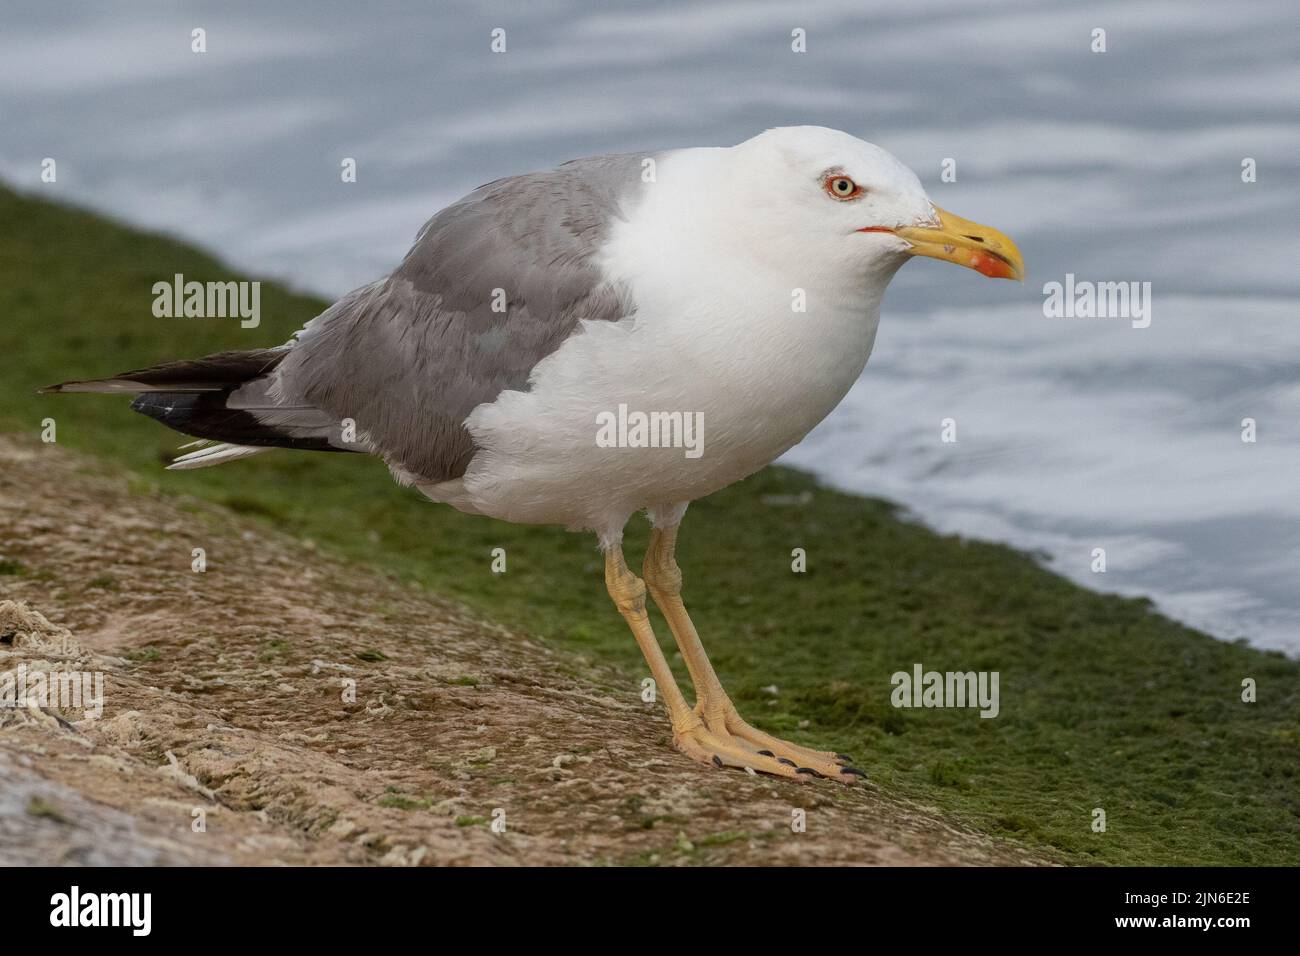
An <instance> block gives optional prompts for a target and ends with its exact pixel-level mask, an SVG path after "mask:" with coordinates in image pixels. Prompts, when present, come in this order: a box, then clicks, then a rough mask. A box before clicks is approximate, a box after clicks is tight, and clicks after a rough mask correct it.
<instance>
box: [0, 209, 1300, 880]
mask: <svg viewBox="0 0 1300 956" xmlns="http://www.w3.org/2000/svg"><path fill="white" fill-rule="evenodd" d="M0 224H2V225H3V229H0V350H2V353H3V355H4V356H5V360H6V361H5V368H6V374H5V376H4V385H3V388H2V389H0V427H2V428H3V429H5V430H8V431H14V432H22V433H25V434H28V435H37V434H39V433H40V431H41V428H42V421H43V420H44V419H47V418H52V419H53V420H54V422H55V427H56V430H57V432H56V433H57V440H58V443H59V444H60V445H62V446H64V447H69V448H73V449H80V450H84V451H88V452H92V453H94V454H97V455H101V456H104V457H106V458H110V459H113V460H114V461H116V462H119V463H123V464H125V465H127V466H128V467H129V468H131V469H132V470H133V471H134V473H135V474H137V475H138V476H139V479H138V484H139V488H138V490H139V493H141V494H162V495H168V496H172V495H195V496H200V497H203V498H206V499H210V500H212V501H215V502H219V503H222V504H224V505H226V506H227V507H229V508H231V509H234V510H235V511H238V512H241V513H244V514H248V515H254V516H257V517H258V518H259V519H260V520H263V521H266V522H269V523H271V524H273V525H275V526H276V527H278V528H280V529H283V530H286V531H288V532H290V533H292V534H294V535H297V536H299V537H302V538H307V539H311V540H312V541H314V542H315V543H316V544H317V546H318V547H320V548H324V549H328V550H329V551H331V552H333V553H335V554H338V555H341V556H343V557H345V558H347V559H348V560H351V561H355V562H364V563H366V564H368V565H371V566H377V567H379V568H381V569H383V570H384V571H385V572H387V573H389V574H391V575H394V576H397V577H400V578H402V579H407V580H415V581H418V582H420V583H421V584H423V585H425V586H427V587H428V588H430V589H432V590H434V591H437V592H439V593H441V594H444V595H447V596H449V597H453V598H457V599H459V600H461V601H463V602H464V603H465V604H467V605H469V606H470V607H472V608H473V609H474V610H475V611H477V612H478V613H480V614H482V615H485V616H487V617H490V618H492V619H495V620H498V621H500V622H502V623H505V624H508V625H511V626H513V627H517V628H520V629H524V630H527V631H529V632H531V633H533V634H536V635H538V636H540V637H541V638H543V639H544V640H545V641H546V642H548V643H549V644H550V646H552V647H553V648H555V649H556V650H557V651H562V652H565V653H566V654H567V655H568V656H569V659H571V660H573V661H575V662H576V663H577V664H578V666H580V665H581V658H582V657H583V656H587V657H590V658H593V659H595V658H598V659H600V660H601V661H603V662H609V663H614V664H617V665H619V666H620V667H622V668H623V669H624V670H625V672H626V674H627V684H628V690H627V692H628V693H629V694H636V693H638V692H639V682H640V679H641V677H642V676H643V675H642V672H643V670H644V665H643V664H642V661H641V658H640V655H639V653H638V651H637V649H636V646H635V644H634V643H633V641H632V639H631V637H630V635H629V634H628V632H627V630H626V628H625V627H624V625H623V622H622V620H621V619H620V618H619V617H618V615H617V614H616V613H615V612H614V610H613V609H612V607H611V606H610V604H609V600H608V598H607V597H606V595H605V593H604V588H603V585H602V582H601V562H600V559H599V555H598V554H597V553H596V551H595V550H594V548H593V545H592V540H591V538H590V537H589V536H585V535H570V534H566V533H565V532H563V531H561V530H559V529H552V528H530V527H515V526H511V525H507V524H503V523H500V522H497V521H492V520H490V519H486V518H475V517H469V516H465V515H461V514H459V513H457V512H455V511H453V510H451V509H450V508H446V507H441V506H436V505H434V504H432V503H430V502H428V501H426V500H424V499H423V498H421V497H420V496H419V495H418V494H416V493H414V492H412V491H409V490H403V489H401V488H398V487H397V486H396V485H394V484H393V482H392V481H391V479H390V478H389V476H388V473H387V471H386V470H385V468H384V467H383V466H382V464H380V463H379V462H377V461H374V460H370V459H367V458H363V457H360V456H350V455H346V456H345V455H316V454H310V453H296V452H277V453H274V454H269V455H265V456H261V457H259V458H255V459H251V460H248V461H243V462H237V463H234V464H230V465H225V466H222V467H219V468H214V469H208V470H204V471H198V472H181V473H168V472H164V471H163V470H162V464H163V463H164V462H165V461H167V460H170V458H171V457H172V455H173V454H174V450H175V448H176V446H177V445H178V444H179V443H180V441H181V438H180V436H178V435H176V434H175V433H171V432H168V431H166V430H165V429H162V428H160V427H159V426H158V425H156V424H155V423H154V422H151V421H149V420H147V419H145V418H143V417H142V416H139V415H135V414H132V413H131V412H130V411H129V410H128V409H127V407H126V405H127V402H126V400H124V399H119V398H115V397H106V396H38V395H36V388H37V387H38V386H40V385H44V384H49V383H51V382H55V381H60V380H63V379H68V378H88V377H96V376H102V375H105V374H109V373H113V372H118V371H122V370H124V369H128V368H136V367H139V366H142V365H147V364H150V363H152V362H156V361H162V360H166V359H172V358H179V357H190V356H198V355H202V354H205V353H207V352H213V351H219V350H222V349H227V348H243V347H254V346H265V345H269V344H273V343H277V342H280V341H283V340H285V339H287V338H288V336H289V335H290V334H291V333H292V332H293V331H294V330H295V329H297V328H298V327H299V326H301V324H302V323H303V322H304V321H305V320H307V319H308V318H310V317H312V316H313V315H315V314H316V313H317V312H319V311H320V309H321V308H322V307H323V303H322V302H321V301H320V300H318V299H316V298H312V297H309V296H305V295H295V294H293V293H291V292H289V291H286V290H285V289H284V288H283V287H281V286H279V285H276V284H274V283H271V282H265V283H263V285H262V289H261V303H260V304H261V313H262V321H261V325H260V327H258V328H256V329H251V328H250V329H245V328H241V327H240V323H239V320H238V319H195V318H190V319H160V318H156V317H155V316H154V315H153V314H152V310H151V305H152V302H153V298H154V296H153V293H152V288H153V285H154V283H155V282H158V281H160V280H168V281H169V280H170V279H171V277H172V276H173V275H175V274H176V273H182V274H183V275H184V276H185V277H186V278H187V279H196V280H200V281H206V280H217V279H223V280H224V279H233V278H244V277H242V276H236V275H233V274H232V273H231V272H230V270H229V269H228V268H226V267H224V266H223V265H222V264H221V263H219V262H218V261H216V260H214V259H213V258H211V257H209V256H208V255H205V254H204V253H202V252H200V251H197V250H195V249H194V248H192V247H190V246H187V245H185V244H183V243H180V242H177V241H175V240H172V239H169V238H166V237H163V236H158V235H151V234H145V233H142V232H138V231H135V230H132V229H128V228H124V227H122V226H119V225H116V224H114V223H111V222H108V221H105V220H104V219H101V218H99V217H97V216H94V215H91V214H88V213H85V212H81V211H77V210H74V209H70V208H65V207H63V206H59V205H54V204H50V203H48V202H44V201H39V200H35V199H32V198H29V197H24V196H19V195H16V194H14V193H12V192H9V191H7V190H3V189H0ZM339 254H340V255H344V254H346V253H345V252H344V251H343V250H340V253H339ZM645 539H646V533H645V528H644V526H643V524H642V523H639V522H638V523H636V524H634V525H633V526H632V527H631V528H630V529H629V536H628V541H627V550H628V553H629V555H635V554H637V553H639V550H640V549H641V548H642V547H643V546H644V543H645ZM3 548H4V545H3V543H0V588H2V587H3V581H4V580H5V576H8V575H21V574H39V573H40V569H39V567H36V568H32V567H27V566H25V565H22V564H19V563H15V562H12V561H6V560H5V555H4V554H3ZM496 548H502V549H504V551H505V555H506V562H507V570H506V573H504V574H494V573H493V572H492V560H493V549H496ZM795 548H802V549H804V551H805V552H806V554H807V570H806V571H805V572H803V573H795V572H793V571H792V570H791V552H792V550H793V549H795ZM209 560H210V561H212V562H214V563H219V562H220V561H221V560H222V558H221V555H210V556H209ZM679 561H680V563H681V565H682V569H683V572H684V574H685V580H686V588H687V597H688V599H689V605H690V607H691V610H692V613H693V614H694V616H695V620H696V623H697V625H698V627H699V629H700V632H701V634H702V635H704V638H705V641H706V644H707V646H708V647H709V649H710V651H711V653H712V654H713V657H714V662H715V664H716V666H717V669H718V671H719V673H720V674H721V676H722V678H723V680H724V682H725V683H727V685H728V686H729V687H730V688H731V690H732V691H733V694H734V696H735V697H736V700H737V702H738V704H739V705H740V706H741V708H742V709H743V710H744V711H745V712H746V713H747V715H749V716H750V717H751V719H752V720H754V722H755V723H758V724H760V725H762V726H763V727H765V728H766V729H769V730H771V731H773V732H775V733H778V734H782V735H786V736H789V737H791V738H793V739H796V740H799V741H801V742H805V743H809V744H814V745H818V746H822V747H828V748H835V749H837V750H841V751H845V752H848V753H850V754H852V755H853V756H854V757H855V758H856V759H857V762H858V764H859V766H861V767H862V768H863V769H865V770H866V771H867V772H868V773H869V774H870V776H871V778H872V780H873V781H874V782H875V783H876V784H877V785H879V786H880V787H882V788H887V789H889V790H891V791H894V792H896V793H899V794H901V795H904V796H907V797H911V798H913V799H917V800H920V801H922V802H924V803H926V804H929V805H933V806H936V807H938V808H940V809H941V810H943V811H944V812H945V813H947V814H950V815H952V816H953V817H955V818H957V819H959V820H961V821H963V822H965V823H967V824H970V825H972V826H975V827H977V828H980V829H983V830H985V831H988V832H990V833H994V834H1002V835H1014V836H1015V837H1016V838H1017V839H1019V840H1021V841H1024V842H1025V843H1027V844H1029V845H1031V846H1036V847H1039V848H1041V850H1042V851H1043V852H1044V853H1047V854H1048V855H1049V856H1052V857H1054V858H1056V859H1059V860H1060V861H1062V862H1067V863H1090V862H1092V863H1103V864H1198V863H1199V864H1244V863H1261V864H1287V863H1290V864H1294V863H1296V862H1297V861H1300V790H1298V788H1297V783H1300V663H1297V662H1295V661H1292V660H1289V659H1287V658H1285V657H1284V656H1282V655H1279V654H1273V653H1265V652H1261V651H1257V650H1254V649H1251V648H1249V647H1246V646H1243V645H1240V644H1228V643H1223V642H1220V641H1217V640H1215V639H1213V638H1211V637H1208V636H1206V635H1204V634H1200V633H1198V632H1196V631H1193V630H1190V629H1188V628H1186V627H1183V626H1181V625H1179V624H1176V623H1174V622H1172V621H1169V620H1167V619H1166V618H1164V617H1161V616H1160V615H1158V614H1156V613H1154V612H1153V610H1152V609H1151V607H1150V606H1149V604H1148V603H1147V602H1145V601H1142V600H1132V599H1124V598H1119V597H1113V596H1103V595H1098V594H1093V593H1091V592H1088V591H1086V590H1083V589H1082V588H1079V587H1077V586H1075V585H1073V584H1071V583H1069V582H1067V581H1065V580H1064V579H1062V578H1060V577H1058V576H1056V575H1055V574H1053V573H1051V571H1050V570H1046V569H1044V568H1043V567H1041V566H1039V564H1037V563H1036V562H1035V561H1034V560H1033V559H1032V558H1030V557H1029V556H1027V555H1024V554H1021V553H1018V552H1016V551H1014V550H1012V549H1010V548H1006V547H1001V546H997V545H990V544H981V543H976V542H971V541H965V540H962V539H960V538H957V537H951V536H940V535H937V534H935V533H933V532H931V531H929V530H927V529H925V528H924V527H921V526H919V525H917V524H914V523H910V522H907V521H904V520H901V519H900V518H899V516H898V515H897V513H896V511H895V509H894V508H893V507H892V506H891V505H890V504H888V503H887V502H883V501H877V500H871V499H865V498H859V497H854V496H851V495H845V494H840V493H836V492H833V491H830V490H827V489H825V488H823V487H821V486H820V485H819V484H818V483H817V482H816V481H815V480H814V479H813V478H812V477H810V476H808V475H805V474H801V473H799V472H796V471H792V470H789V469H784V468H769V469H767V470H765V471H764V472H762V473H760V474H759V475H757V476H755V477H754V478H751V479H750V480H748V481H745V482H742V483H741V484H739V485H735V486H733V487H731V488H728V489H727V490H725V491H723V492H720V493H719V494H717V495H714V496H712V497H711V498H708V499H706V500H704V501H700V502H697V503H696V504H694V505H692V507H691V520H690V521H689V522H688V523H687V524H686V525H685V527H684V531H683V538H682V542H681V549H680V553H679ZM86 574H87V576H88V578H89V577H93V576H94V575H95V570H94V568H87V570H86ZM118 586H119V587H121V588H124V589H126V588H129V587H130V582H129V581H121V582H119V584H118ZM656 623H657V626H658V629H659V632H660V635H661V638H662V639H664V640H665V642H666V649H671V640H670V639H669V638H668V636H667V635H668V630H667V628H666V627H664V626H663V623H662V621H658V620H657V621H656ZM674 661H675V666H678V667H679V669H680V661H679V660H676V658H675V656H674ZM916 663H921V664H923V665H924V666H925V668H926V669H933V670H939V671H997V672H998V674H999V675H1000V712H999V714H998V716H997V717H996V718H994V719H982V718H981V717H980V716H979V715H978V713H977V711H976V710H973V709H965V710H956V709H910V710H904V709H896V708H894V707H893V706H891V703H890V691H891V690H892V687H891V684H890V676H891V675H892V674H894V673H895V672H897V671H910V670H911V669H912V667H913V665H914V664H916ZM682 677H683V678H684V677H685V674H684V672H683V673H682ZM1247 678H1250V679H1252V680H1253V681H1254V682H1255V684H1256V686H1257V688H1258V691H1257V693H1258V699H1257V701H1256V702H1254V703H1247V702H1244V701H1243V700H1242V682H1243V681H1244V680H1246V679H1247ZM773 688H774V689H773ZM667 739H668V733H667V724H666V723H665V724H664V743H665V744H666V743H667ZM700 772H701V773H705V772H708V771H706V770H704V769H701V771H700ZM1097 809H1100V810H1103V811H1104V812H1105V819H1106V829H1105V832H1096V831H1095V830H1094V820H1095V819H1096V816H1095V813H1094V811H1095V810H1097Z"/></svg>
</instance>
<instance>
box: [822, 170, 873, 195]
mask: <svg viewBox="0 0 1300 956" xmlns="http://www.w3.org/2000/svg"><path fill="white" fill-rule="evenodd" d="M822 185H823V186H824V187H825V189H826V193H827V195H829V196H830V197H831V198H832V199H857V198H858V197H859V196H861V195H862V194H863V193H864V192H866V190H864V189H863V188H862V187H861V186H859V185H858V184H857V183H855V182H854V181H853V180H851V179H849V177H848V176H839V175H836V176H827V177H826V181H825V182H824V183H823V184H822Z"/></svg>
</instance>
